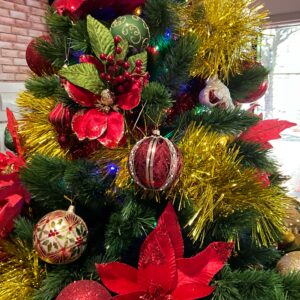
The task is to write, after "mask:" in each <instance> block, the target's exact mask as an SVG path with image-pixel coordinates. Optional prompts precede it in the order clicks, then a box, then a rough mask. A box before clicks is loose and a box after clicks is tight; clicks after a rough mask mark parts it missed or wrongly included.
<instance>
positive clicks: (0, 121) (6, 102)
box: [0, 82, 25, 152]
mask: <svg viewBox="0 0 300 300" xmlns="http://www.w3.org/2000/svg"><path fill="white" fill-rule="evenodd" d="M24 89H25V87H24V83H13V82H0V152H3V151H4V150H5V149H4V129H5V127H6V124H7V118H6V112H5V110H6V108H7V107H8V108H9V109H11V110H12V112H13V113H14V114H15V116H16V117H18V115H17V107H16V98H17V96H18V93H19V92H21V91H22V90H24Z"/></svg>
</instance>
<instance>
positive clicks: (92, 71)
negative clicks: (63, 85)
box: [59, 63, 105, 94]
mask: <svg viewBox="0 0 300 300" xmlns="http://www.w3.org/2000/svg"><path fill="white" fill-rule="evenodd" d="M59 75H60V76H62V77H65V78H66V79H67V80H69V81H70V82H71V83H73V84H75V85H77V86H80V87H82V88H84V89H86V90H89V91H91V92H93V93H94V94H100V93H101V91H102V90H103V88H104V87H105V85H104V83H103V81H102V80H101V79H100V77H99V73H98V71H97V69H96V67H95V66H94V65H93V64H88V63H82V64H77V65H73V66H70V67H68V68H62V69H61V70H60V71H59Z"/></svg>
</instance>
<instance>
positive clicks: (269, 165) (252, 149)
mask: <svg viewBox="0 0 300 300" xmlns="http://www.w3.org/2000/svg"><path fill="white" fill-rule="evenodd" d="M230 147H231V148H235V149H239V154H238V157H240V158H242V163H243V165H244V166H245V167H254V168H258V169H260V170H263V171H266V172H268V173H274V172H276V170H277V165H276V162H275V161H273V160H272V159H271V158H270V151H269V150H266V149H262V147H261V145H259V144H255V143H249V142H244V141H242V140H238V139H237V140H235V141H234V142H233V143H231V145H230Z"/></svg>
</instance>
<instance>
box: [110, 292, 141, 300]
mask: <svg viewBox="0 0 300 300" xmlns="http://www.w3.org/2000/svg"><path fill="white" fill-rule="evenodd" d="M144 295H145V292H136V293H130V294H126V295H119V296H115V297H113V299H114V300H141V299H143V298H142V296H144Z"/></svg>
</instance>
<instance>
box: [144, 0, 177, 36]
mask: <svg viewBox="0 0 300 300" xmlns="http://www.w3.org/2000/svg"><path fill="white" fill-rule="evenodd" d="M175 7H176V6H175V4H174V1H172V0H148V1H146V4H145V8H144V9H143V13H144V19H145V21H146V23H147V25H148V26H149V28H150V32H151V36H152V37H154V39H155V37H156V38H157V37H160V36H164V35H165V33H166V30H168V31H170V32H174V31H175V30H176V28H177V27H178V26H179V23H180V21H179V17H178V15H177V13H176V8H175ZM152 39H153V38H152Z"/></svg>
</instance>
